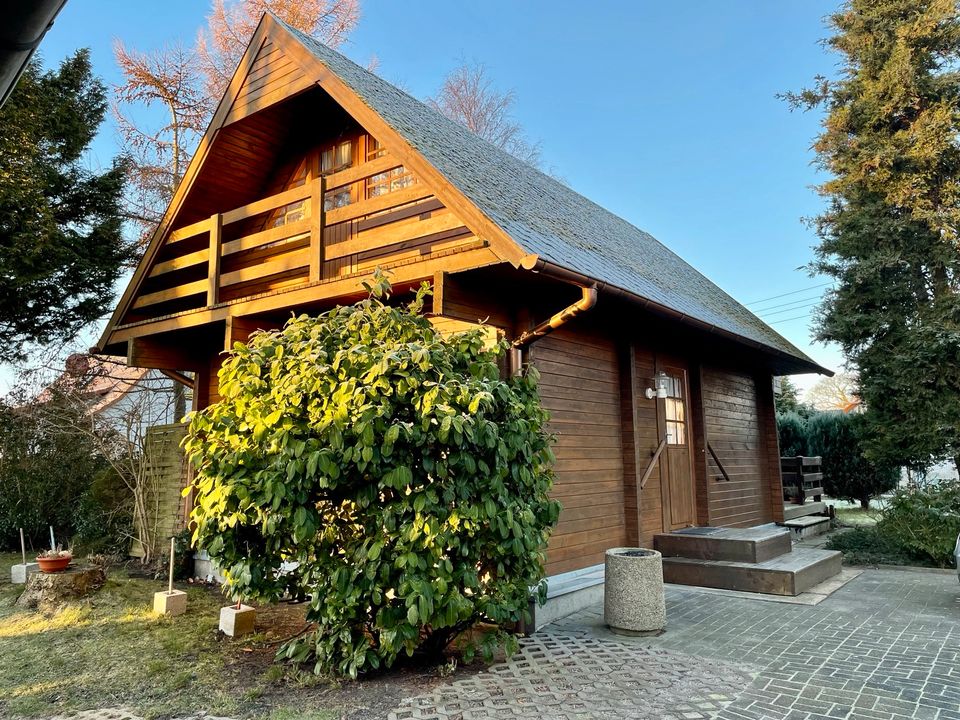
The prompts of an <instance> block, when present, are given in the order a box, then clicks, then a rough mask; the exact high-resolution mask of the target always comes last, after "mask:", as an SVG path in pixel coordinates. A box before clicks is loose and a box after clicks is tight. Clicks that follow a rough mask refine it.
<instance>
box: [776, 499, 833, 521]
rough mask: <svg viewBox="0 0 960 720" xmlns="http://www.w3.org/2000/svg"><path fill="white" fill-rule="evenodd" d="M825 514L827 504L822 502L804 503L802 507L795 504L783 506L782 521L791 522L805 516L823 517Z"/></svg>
mask: <svg viewBox="0 0 960 720" xmlns="http://www.w3.org/2000/svg"><path fill="white" fill-rule="evenodd" d="M826 512H827V504H826V503H822V502H806V503H804V504H803V505H797V504H796V503H784V504H783V519H784V520H793V519H795V518H798V517H804V516H806V515H823V514H825V513H826Z"/></svg>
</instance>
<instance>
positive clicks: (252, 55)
mask: <svg viewBox="0 0 960 720" xmlns="http://www.w3.org/2000/svg"><path fill="white" fill-rule="evenodd" d="M267 29H268V28H267V25H266V24H265V23H264V22H263V21H262V20H261V22H260V24H259V25H258V26H257V29H256V30H255V31H254V33H253V37H252V38H251V39H250V44H249V45H248V46H247V50H246V52H245V53H244V54H243V57H242V58H241V59H240V65H239V66H238V67H237V70H236V72H234V74H233V78H232V79H231V80H230V84H229V85H228V86H227V91H226V92H225V93H224V95H223V97H222V98H221V99H220V103H219V104H218V105H217V109H216V111H215V112H214V114H213V117H212V118H211V120H210V124H209V125H208V126H207V131H206V132H205V133H204V135H203V137H202V138H201V139H200V144H199V145H197V150H196V152H194V154H193V157H192V158H191V159H190V164H189V165H188V166H187V170H186V172H184V174H183V177H182V178H181V179H180V184H179V185H177V189H176V191H175V192H174V194H173V197H172V198H171V199H170V205H169V206H168V207H167V211H166V212H165V213H164V215H163V217H162V218H161V219H160V223H159V224H158V225H157V229H156V230H155V231H154V233H153V235H152V236H151V238H150V242H149V243H148V245H147V249H146V250H145V251H144V253H143V257H142V258H141V259H140V263H139V264H138V265H137V269H136V270H135V271H134V273H133V277H131V278H130V282H129V283H128V284H127V287H126V289H125V290H124V291H123V295H121V296H120V301H119V302H118V303H117V307H116V309H115V310H114V311H113V314H112V315H111V316H110V320H109V322H108V323H107V326H106V328H104V331H103V334H102V335H101V336H100V340H99V341H98V342H97V347H98V348H100V349H101V350H102V349H103V348H104V347H106V346H107V345H108V344H109V341H110V336H111V334H112V333H113V329H114V328H115V327H117V325H118V324H119V323H120V320H121V319H122V318H123V316H124V315H126V313H127V311H128V310H129V309H130V306H131V304H132V302H133V298H134V297H135V295H136V293H137V291H138V290H139V289H140V285H141V284H142V283H143V280H144V279H145V278H146V276H147V272H148V270H149V269H150V268H151V266H152V265H153V261H154V258H155V257H156V255H157V252H158V251H159V250H160V248H161V246H162V245H163V241H164V238H165V237H166V235H167V234H168V233H169V231H170V227H171V225H172V224H173V221H174V220H175V219H176V217H177V215H178V213H179V212H180V208H181V207H182V206H183V201H184V200H185V199H186V197H187V195H188V194H189V192H190V189H191V188H192V187H193V183H194V180H196V178H197V174H198V173H199V172H200V168H201V167H203V163H204V161H205V160H206V158H207V154H208V153H209V151H210V148H211V146H212V145H213V142H214V140H215V138H216V136H217V133H218V131H219V130H220V128H221V127H223V125H224V120H225V119H226V117H227V114H228V113H229V111H230V108H231V107H233V103H234V101H235V100H236V98H237V94H238V93H239V92H240V88H241V87H243V83H244V81H245V80H246V77H247V74H248V73H249V72H250V68H251V66H252V65H253V63H254V61H255V60H256V58H257V55H259V53H260V49H261V48H262V47H263V43H264V40H265V39H266V35H267ZM209 222H210V221H209V220H203V221H201V222H200V223H194V224H193V225H190V226H188V227H186V228H182V229H181V230H178V231H175V233H174V234H179V237H178V238H177V239H186V238H188V237H192V236H193V235H197V234H199V233H200V232H204V231H205V230H206V229H207V225H208V223H209Z"/></svg>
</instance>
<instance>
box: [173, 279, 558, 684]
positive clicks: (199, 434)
mask: <svg viewBox="0 0 960 720" xmlns="http://www.w3.org/2000/svg"><path fill="white" fill-rule="evenodd" d="M369 289H370V291H371V294H370V297H369V298H368V299H366V300H364V301H361V302H359V303H357V304H356V305H353V306H349V307H337V308H335V309H333V310H331V311H329V312H327V313H324V314H323V315H320V316H319V317H307V316H301V317H298V318H294V319H291V320H290V321H289V322H288V323H287V324H286V326H285V327H284V328H283V329H282V330H280V331H275V332H269V333H264V332H261V333H255V334H254V335H252V336H251V338H250V339H249V341H248V343H247V344H246V345H244V344H239V343H238V344H237V345H235V346H234V348H233V351H232V352H231V353H230V354H229V355H228V356H227V358H226V359H225V361H224V364H223V369H222V370H221V372H220V394H221V400H220V402H218V403H216V404H214V405H211V406H210V407H208V408H206V409H205V410H203V411H201V412H199V413H196V414H194V415H193V416H192V418H191V421H190V430H189V433H188V436H187V438H186V440H185V446H186V448H187V451H188V454H189V457H190V460H191V462H192V463H193V465H194V467H195V468H196V506H195V509H194V512H193V520H194V521H195V522H196V527H195V533H194V541H195V544H196V546H197V547H198V548H200V549H204V550H206V551H207V552H208V553H209V554H210V556H211V558H213V559H214V560H215V561H216V562H217V564H218V565H219V566H220V567H221V568H222V569H223V571H224V572H225V575H226V577H227V581H228V585H227V589H228V592H229V593H231V595H232V596H233V597H235V598H240V597H243V598H249V599H257V600H261V601H274V600H276V599H278V598H279V597H281V596H282V595H283V594H284V593H290V594H291V595H292V596H294V597H303V598H307V597H308V598H309V609H308V613H307V618H308V620H309V621H311V622H314V623H316V631H315V632H311V633H310V634H309V635H306V636H301V637H300V638H297V639H295V640H293V641H291V642H290V643H288V644H286V645H284V646H283V647H282V648H281V650H280V656H281V657H285V658H290V659H292V660H294V661H298V662H302V661H306V660H308V659H312V660H315V661H316V665H315V669H316V671H317V672H321V671H323V672H335V673H342V674H349V675H352V676H356V674H357V673H358V672H363V671H367V670H371V669H376V668H379V667H389V666H390V665H392V664H393V663H394V662H395V661H396V660H397V658H398V657H399V656H401V654H405V655H408V656H409V655H412V654H413V653H414V652H415V651H420V652H423V653H426V654H430V655H436V654H440V653H442V652H443V650H444V649H445V648H446V647H447V645H448V644H449V643H450V642H451V640H452V639H453V638H454V637H456V636H458V635H459V634H461V633H462V632H463V631H464V630H466V629H468V628H472V627H474V626H475V625H477V623H478V622H481V621H484V622H488V623H492V624H493V625H494V626H499V625H503V624H506V623H510V622H514V621H517V620H519V619H520V618H521V617H522V616H523V614H524V613H525V610H526V608H527V603H528V598H529V594H530V588H531V587H538V589H539V591H540V593H541V596H542V593H543V592H544V591H545V584H544V583H543V582H542V578H543V560H544V554H543V552H544V547H545V543H546V541H547V538H548V535H549V532H550V529H551V528H552V527H553V525H554V524H555V523H556V520H557V517H558V514H559V505H558V503H556V502H555V501H552V500H550V499H549V497H548V492H549V490H550V487H551V484H552V471H551V469H550V467H551V463H552V461H553V455H552V452H551V451H550V447H549V445H550V438H549V436H548V435H547V433H546V431H545V424H546V421H547V415H546V412H545V411H544V410H543V409H542V408H541V406H540V403H539V396H538V393H537V389H536V372H535V371H534V370H532V369H531V370H530V371H529V372H528V374H526V375H524V376H522V377H515V378H510V379H506V380H504V379H501V377H500V373H499V370H498V359H499V358H500V357H501V354H502V351H503V349H504V348H503V347H498V348H496V349H495V350H489V349H485V348H484V339H483V335H482V333H480V332H478V331H473V332H466V333H462V334H458V335H455V336H454V337H453V338H450V339H445V338H443V337H442V336H440V335H439V334H438V333H437V332H435V331H434V329H433V327H432V325H431V324H430V322H429V321H428V320H427V319H425V318H424V317H422V316H421V315H420V314H419V313H420V312H421V310H422V304H423V301H424V299H425V297H426V295H427V294H428V293H429V289H428V288H426V287H424V288H421V290H420V291H419V292H418V293H417V297H416V299H415V300H414V302H412V303H411V305H410V306H408V307H407V308H396V307H391V306H389V305H387V304H386V302H385V299H386V298H387V297H388V293H389V284H387V283H386V282H385V281H383V280H382V279H379V278H378V280H377V281H376V282H375V284H374V285H373V286H372V287H371V288H369ZM287 562H289V563H297V566H296V568H295V569H292V570H289V569H288V570H286V571H284V570H282V569H281V565H282V564H283V563H287ZM285 567H286V568H289V567H290V566H285ZM485 627H486V628H487V629H486V630H484V631H483V632H478V633H476V634H473V633H472V634H471V637H475V638H477V640H476V642H474V643H471V645H470V646H469V650H468V652H469V651H472V650H473V649H475V648H476V647H479V648H480V649H481V650H483V651H485V654H492V651H493V650H494V649H495V648H496V646H497V645H498V644H499V643H501V642H504V643H507V644H508V646H509V645H511V644H515V640H513V638H512V637H511V636H509V635H507V634H506V633H505V632H504V631H503V630H500V629H489V626H485ZM508 649H510V648H509V647H508Z"/></svg>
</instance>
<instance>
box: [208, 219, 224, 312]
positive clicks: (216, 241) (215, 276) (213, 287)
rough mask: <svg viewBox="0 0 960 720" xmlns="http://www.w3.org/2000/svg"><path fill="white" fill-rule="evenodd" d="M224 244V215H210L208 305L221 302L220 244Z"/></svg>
mask: <svg viewBox="0 0 960 720" xmlns="http://www.w3.org/2000/svg"><path fill="white" fill-rule="evenodd" d="M222 244H223V216H222V215H221V214H220V213H216V214H214V215H212V216H211V217H210V256H209V259H208V261H207V307H212V306H213V305H216V304H217V303H218V302H219V295H220V252H221V249H220V246H221V245H222Z"/></svg>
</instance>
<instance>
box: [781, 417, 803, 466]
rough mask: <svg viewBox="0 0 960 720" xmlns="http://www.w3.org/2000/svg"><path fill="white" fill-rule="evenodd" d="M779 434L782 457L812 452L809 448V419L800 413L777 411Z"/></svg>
mask: <svg viewBox="0 0 960 720" xmlns="http://www.w3.org/2000/svg"><path fill="white" fill-rule="evenodd" d="M777 435H778V436H779V438H780V455H781V456H782V457H797V456H798V455H809V454H810V453H809V451H808V449H807V421H806V419H805V418H803V417H801V416H800V414H799V413H796V412H782V413H777Z"/></svg>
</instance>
